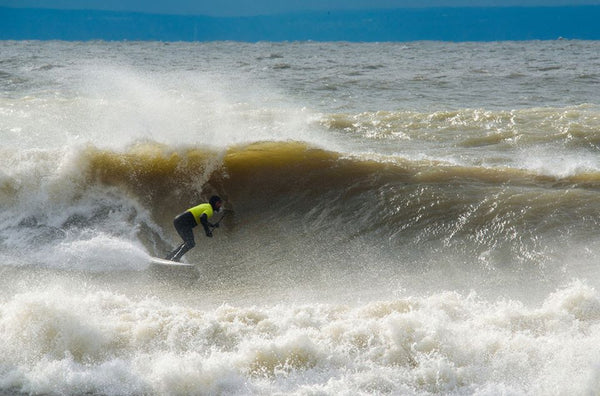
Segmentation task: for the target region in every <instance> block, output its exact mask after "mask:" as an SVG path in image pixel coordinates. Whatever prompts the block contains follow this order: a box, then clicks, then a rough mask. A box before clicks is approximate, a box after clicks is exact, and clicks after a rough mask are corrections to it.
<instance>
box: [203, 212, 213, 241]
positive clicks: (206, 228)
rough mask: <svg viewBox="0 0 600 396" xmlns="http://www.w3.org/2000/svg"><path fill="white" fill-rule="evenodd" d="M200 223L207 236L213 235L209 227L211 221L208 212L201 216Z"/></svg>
mask: <svg viewBox="0 0 600 396" xmlns="http://www.w3.org/2000/svg"><path fill="white" fill-rule="evenodd" d="M200 224H202V227H204V233H205V234H206V236H207V237H212V231H211V230H210V228H208V226H209V225H210V223H209V222H208V217H207V216H206V213H204V214H202V216H200Z"/></svg>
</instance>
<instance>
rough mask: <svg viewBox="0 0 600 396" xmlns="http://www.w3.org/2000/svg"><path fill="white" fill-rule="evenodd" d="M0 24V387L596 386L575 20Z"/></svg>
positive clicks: (595, 314)
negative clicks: (246, 32) (213, 211)
mask: <svg viewBox="0 0 600 396" xmlns="http://www.w3.org/2000/svg"><path fill="white" fill-rule="evenodd" d="M0 48H1V57H0V87H1V88H0V90H1V95H0V141H1V142H2V143H1V144H0V203H1V207H2V211H0V274H1V276H0V279H1V280H0V285H1V287H0V356H2V357H1V358H0V389H1V390H2V392H8V393H23V394H82V393H89V394H113V395H118V394H272V393H281V394H315V393H319V394H419V395H420V394H448V393H450V394H499V393H508V394H564V393H568V394H595V393H597V392H598V391H599V390H600V375H599V367H600V360H598V356H600V353H599V352H600V351H599V347H598V345H600V343H599V342H598V341H599V339H600V295H599V293H598V291H597V290H598V288H599V287H600V282H599V281H600V274H599V271H598V266H597V258H596V257H597V252H598V250H599V249H600V238H599V237H598V227H599V222H598V218H599V217H598V204H597V202H598V199H597V195H598V190H599V188H600V162H599V160H598V158H599V156H598V150H599V144H600V108H599V103H600V101H599V98H598V92H600V91H599V90H598V84H599V82H600V79H599V76H600V74H599V72H598V70H600V58H598V57H596V56H595V55H593V54H595V53H597V52H598V43H597V42H580V41H557V42H518V43H517V42H515V43H512V42H500V43H465V44H452V43H429V42H428V43H425V42H423V43H408V44H349V43H257V44H238V43H204V44H191V43H128V42H122V43H105V42H89V43H63V42H43V43H42V42H1V43H0ZM213 194H219V195H221V196H222V197H224V198H225V200H226V208H227V210H228V211H227V212H226V213H225V214H224V216H225V217H224V218H223V221H222V223H221V224H222V226H221V227H220V228H219V229H216V230H215V231H214V237H213V238H212V239H208V238H205V237H204V236H203V233H202V232H196V241H197V246H196V248H195V249H194V250H192V251H191V252H190V253H188V254H187V255H186V256H185V260H187V262H189V263H195V264H197V267H198V272H197V274H196V275H195V276H190V274H189V273H185V274H182V273H171V274H165V273H164V272H162V273H157V272H156V271H152V270H151V269H150V268H149V261H148V259H149V256H158V257H162V256H164V254H165V253H166V252H167V251H169V250H170V249H171V248H172V247H173V246H174V245H175V244H177V243H178V242H179V238H178V236H177V235H176V233H175V231H174V229H173V226H172V219H173V217H174V216H176V215H177V214H179V213H180V212H182V211H183V210H185V209H187V208H189V207H191V206H193V205H195V204H197V203H199V202H201V201H203V200H206V199H208V197H210V196H211V195H213ZM221 215H223V214H217V215H216V217H215V219H217V218H220V216H221Z"/></svg>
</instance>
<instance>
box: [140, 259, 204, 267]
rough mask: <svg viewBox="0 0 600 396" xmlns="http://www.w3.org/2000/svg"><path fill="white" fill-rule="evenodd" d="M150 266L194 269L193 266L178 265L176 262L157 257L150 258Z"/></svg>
mask: <svg viewBox="0 0 600 396" xmlns="http://www.w3.org/2000/svg"><path fill="white" fill-rule="evenodd" d="M150 265H151V266H157V267H165V268H169V267H173V268H180V269H181V268H190V269H192V268H196V266H195V265H194V264H186V263H178V262H177V261H171V260H167V259H161V258H158V257H150Z"/></svg>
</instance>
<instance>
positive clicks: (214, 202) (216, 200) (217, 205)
mask: <svg viewBox="0 0 600 396" xmlns="http://www.w3.org/2000/svg"><path fill="white" fill-rule="evenodd" d="M208 203H210V206H212V208H213V210H214V211H216V212H218V211H219V210H220V209H221V205H223V200H222V199H221V198H220V197H218V196H216V195H213V196H212V197H210V200H209V201H208Z"/></svg>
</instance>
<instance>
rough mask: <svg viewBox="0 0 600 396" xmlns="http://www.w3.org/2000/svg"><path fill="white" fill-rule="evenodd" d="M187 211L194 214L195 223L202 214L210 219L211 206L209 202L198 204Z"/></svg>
mask: <svg viewBox="0 0 600 396" xmlns="http://www.w3.org/2000/svg"><path fill="white" fill-rule="evenodd" d="M187 211H188V212H190V213H191V214H193V215H194V219H196V224H200V217H202V215H203V214H206V218H207V219H210V218H211V217H212V215H213V208H212V206H210V204H209V203H203V204H200V205H198V206H194V207H193V208H190V209H188V210H187Z"/></svg>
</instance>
